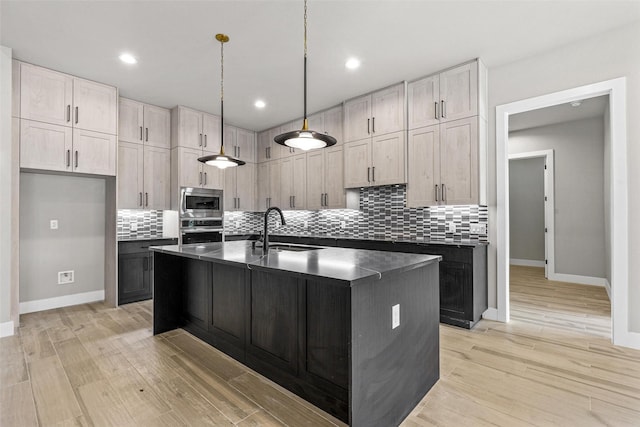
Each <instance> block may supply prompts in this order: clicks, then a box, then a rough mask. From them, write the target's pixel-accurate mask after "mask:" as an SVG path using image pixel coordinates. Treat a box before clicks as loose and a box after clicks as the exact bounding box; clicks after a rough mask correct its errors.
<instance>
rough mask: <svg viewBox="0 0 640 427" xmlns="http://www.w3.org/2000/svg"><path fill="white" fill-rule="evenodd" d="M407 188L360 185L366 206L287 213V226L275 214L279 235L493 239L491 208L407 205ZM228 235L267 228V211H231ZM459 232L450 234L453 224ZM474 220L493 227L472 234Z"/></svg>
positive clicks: (452, 240)
mask: <svg viewBox="0 0 640 427" xmlns="http://www.w3.org/2000/svg"><path fill="white" fill-rule="evenodd" d="M405 193H406V186H404V185H391V186H383V187H370V188H363V189H360V210H357V211H356V210H350V209H336V210H321V211H284V215H285V219H286V221H287V225H285V226H281V225H280V222H279V220H278V219H277V215H275V214H274V215H272V216H271V217H270V223H269V229H270V230H273V232H274V233H275V234H290V235H299V236H331V237H353V238H363V239H384V240H402V239H416V238H417V239H425V240H430V241H438V242H448V243H457V242H459V243H478V242H487V236H488V222H489V218H488V209H487V207H486V206H478V205H468V206H467V205H465V206H433V207H427V208H405ZM224 218H225V223H224V224H225V233H226V234H257V233H260V231H261V230H262V227H263V218H264V216H263V213H260V212H225V217H224ZM449 222H453V223H455V225H456V232H447V223H449ZM472 224H485V227H487V229H486V230H487V231H486V232H485V233H482V234H477V233H471V225H472Z"/></svg>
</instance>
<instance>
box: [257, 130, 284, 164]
mask: <svg viewBox="0 0 640 427" xmlns="http://www.w3.org/2000/svg"><path fill="white" fill-rule="evenodd" d="M281 133H282V132H281V127H280V126H278V127H275V128H272V129H269V130H266V131H263V132H260V133H259V134H258V162H266V161H267V160H277V159H280V158H281V157H282V156H283V155H284V153H283V152H284V151H288V148H289V147H283V146H281V145H279V144H276V142H275V141H274V140H273V138H275V137H276V136H278V135H280V134H281Z"/></svg>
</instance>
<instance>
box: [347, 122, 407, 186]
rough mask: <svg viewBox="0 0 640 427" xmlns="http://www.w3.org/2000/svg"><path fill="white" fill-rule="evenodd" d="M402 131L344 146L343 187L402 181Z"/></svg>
mask: <svg viewBox="0 0 640 427" xmlns="http://www.w3.org/2000/svg"><path fill="white" fill-rule="evenodd" d="M405 161H406V155H405V133H404V131H401V132H394V133H390V134H386V135H380V136H376V137H374V138H372V139H371V140H369V139H364V140H361V141H355V142H348V143H346V144H345V145H344V168H345V169H344V185H345V188H353V187H371V186H377V185H390V184H403V183H405V182H406V177H405Z"/></svg>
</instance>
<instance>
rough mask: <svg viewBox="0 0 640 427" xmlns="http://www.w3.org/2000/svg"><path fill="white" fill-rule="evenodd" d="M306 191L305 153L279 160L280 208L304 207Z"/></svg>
mask: <svg viewBox="0 0 640 427" xmlns="http://www.w3.org/2000/svg"><path fill="white" fill-rule="evenodd" d="M306 191H307V155H306V154H298V155H296V156H293V157H287V158H284V159H281V160H280V205H276V206H279V207H280V208H282V209H287V210H289V209H305V208H306Z"/></svg>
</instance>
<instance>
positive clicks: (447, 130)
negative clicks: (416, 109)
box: [440, 117, 478, 205]
mask: <svg viewBox="0 0 640 427" xmlns="http://www.w3.org/2000/svg"><path fill="white" fill-rule="evenodd" d="M440 182H441V183H442V198H443V200H444V203H445V204H447V205H473V204H477V203H478V118H477V117H470V118H467V119H461V120H456V121H452V122H447V123H444V124H442V125H440Z"/></svg>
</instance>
